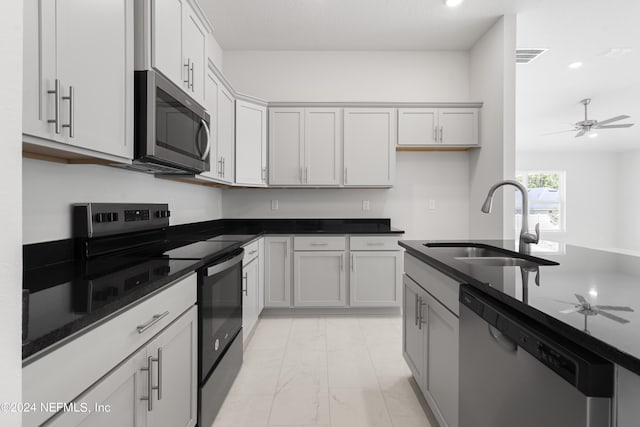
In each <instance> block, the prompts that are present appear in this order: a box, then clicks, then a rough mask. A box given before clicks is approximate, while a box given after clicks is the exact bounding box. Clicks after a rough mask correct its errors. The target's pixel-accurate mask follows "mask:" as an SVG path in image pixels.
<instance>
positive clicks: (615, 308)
mask: <svg viewBox="0 0 640 427" xmlns="http://www.w3.org/2000/svg"><path fill="white" fill-rule="evenodd" d="M595 307H596V308H597V309H599V310H609V311H626V312H629V313H633V312H634V311H635V310H634V309H633V308H631V307H622V306H619V305H596V306H595Z"/></svg>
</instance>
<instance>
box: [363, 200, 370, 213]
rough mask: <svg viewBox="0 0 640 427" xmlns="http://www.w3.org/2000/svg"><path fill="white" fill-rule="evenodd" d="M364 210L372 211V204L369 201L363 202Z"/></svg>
mask: <svg viewBox="0 0 640 427" xmlns="http://www.w3.org/2000/svg"><path fill="white" fill-rule="evenodd" d="M362 210H363V211H368V210H371V204H370V203H369V201H368V200H363V201H362Z"/></svg>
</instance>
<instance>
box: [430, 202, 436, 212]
mask: <svg viewBox="0 0 640 427" xmlns="http://www.w3.org/2000/svg"><path fill="white" fill-rule="evenodd" d="M429 210H430V211H435V210H436V201H435V199H429Z"/></svg>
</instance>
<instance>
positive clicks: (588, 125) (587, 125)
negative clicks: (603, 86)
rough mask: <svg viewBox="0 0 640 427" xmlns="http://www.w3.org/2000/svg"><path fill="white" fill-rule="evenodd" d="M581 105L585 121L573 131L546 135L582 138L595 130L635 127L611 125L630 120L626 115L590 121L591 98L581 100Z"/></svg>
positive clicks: (624, 124)
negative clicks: (572, 134) (571, 134)
mask: <svg viewBox="0 0 640 427" xmlns="http://www.w3.org/2000/svg"><path fill="white" fill-rule="evenodd" d="M580 103H581V104H582V105H584V120H581V121H579V122H576V123H575V124H574V125H573V129H571V130H563V131H560V132H551V133H546V134H545V135H553V134H558V133H563V132H577V133H576V136H575V137H576V138H578V137H581V136H583V135H585V134H588V133H589V132H591V130H593V129H619V128H630V127H631V126H633V125H634V123H621V124H611V123H614V122H617V121H620V120H624V119H628V118H630V116H627V115H626V114H623V115H620V116H615V117H611V118H610V119H607V120H602V121H598V120H595V119H589V117H588V115H587V109H588V106H589V104H590V103H591V98H585V99H583V100H581V101H580Z"/></svg>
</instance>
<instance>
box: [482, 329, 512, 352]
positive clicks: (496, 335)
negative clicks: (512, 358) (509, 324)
mask: <svg viewBox="0 0 640 427" xmlns="http://www.w3.org/2000/svg"><path fill="white" fill-rule="evenodd" d="M487 326H488V327H489V335H491V338H493V339H494V341H495V342H497V343H498V345H499V346H500V347H502V348H503V349H504V350H506V351H508V352H509V353H515V352H516V351H517V350H518V344H516V343H515V342H514V341H513V340H512V339H511V338H509V337H508V336H506V335H505V334H503V333H502V332H500V331H499V330H497V329H496V328H494V327H493V326H491V325H487Z"/></svg>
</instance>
